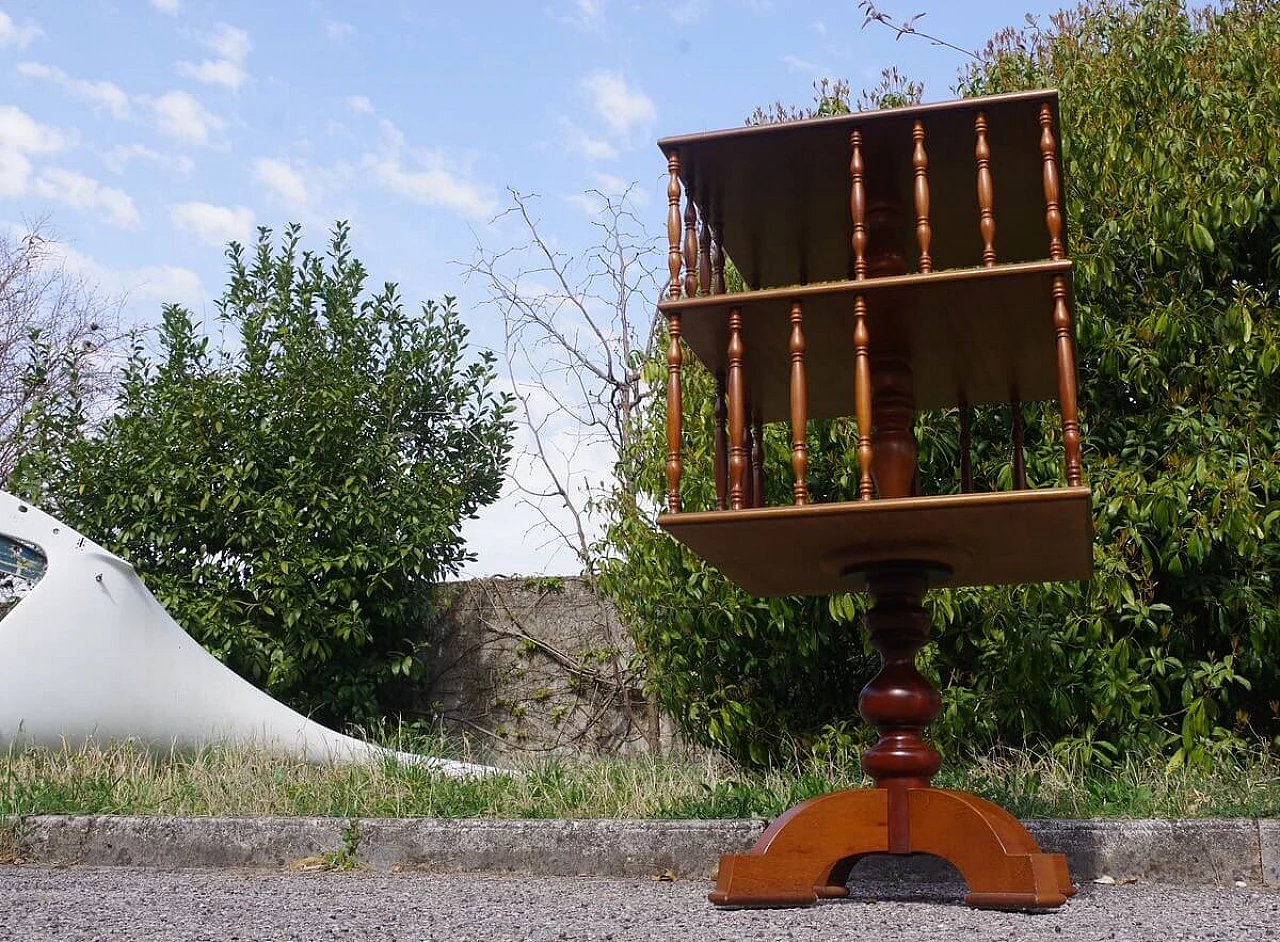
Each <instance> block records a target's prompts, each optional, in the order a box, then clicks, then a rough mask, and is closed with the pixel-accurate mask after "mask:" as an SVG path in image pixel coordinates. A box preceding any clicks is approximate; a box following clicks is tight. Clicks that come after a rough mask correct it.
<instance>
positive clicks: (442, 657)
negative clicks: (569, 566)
mask: <svg viewBox="0 0 1280 942" xmlns="http://www.w3.org/2000/svg"><path fill="white" fill-rule="evenodd" d="M446 596H447V599H446V602H445V604H444V608H443V609H442V611H441V613H440V619H441V620H440V622H439V623H438V624H437V625H435V626H434V627H433V632H432V634H433V637H434V638H435V639H436V640H435V642H434V648H433V650H432V652H431V655H430V657H429V658H428V671H429V677H428V681H427V683H426V684H425V686H424V688H423V689H422V690H421V691H420V692H419V693H418V694H417V696H415V697H414V698H413V702H412V703H411V704H410V707H411V709H415V710H418V711H421V712H424V713H425V712H430V713H433V714H435V715H437V716H439V717H441V718H442V720H443V722H444V725H445V728H446V729H448V730H450V731H453V732H458V733H464V734H466V735H467V736H468V737H470V738H471V739H472V740H474V741H477V742H478V743H484V744H486V745H488V746H490V747H495V746H496V747H497V748H498V749H499V750H502V751H516V750H518V751H531V752H565V753H575V754H585V755H591V754H594V753H618V752H648V751H654V750H655V749H662V748H664V747H665V746H666V745H668V744H669V743H670V736H671V733H670V724H669V722H667V721H666V720H665V719H663V718H662V717H661V716H660V715H659V713H658V711H657V709H656V707H655V706H654V705H653V704H652V703H650V702H648V701H646V699H645V697H644V693H643V691H642V689H641V688H642V686H643V683H642V681H643V673H642V669H641V666H640V665H639V663H638V661H637V659H636V658H635V649H634V646H633V645H632V643H631V640H630V638H629V637H628V636H627V633H626V631H625V630H624V629H623V628H622V626H621V625H620V624H619V623H618V618H617V614H616V612H615V611H614V609H613V606H612V605H610V604H609V603H608V602H607V601H605V600H603V599H600V598H597V597H596V596H595V595H594V594H593V593H592V592H591V589H590V587H589V586H588V585H587V584H586V583H585V582H584V581H583V580H582V579H577V578H566V579H548V578H528V579H477V580H473V581H470V582H461V583H452V584H450V585H449V586H447V587H446Z"/></svg>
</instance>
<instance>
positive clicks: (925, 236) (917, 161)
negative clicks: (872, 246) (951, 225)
mask: <svg viewBox="0 0 1280 942" xmlns="http://www.w3.org/2000/svg"><path fill="white" fill-rule="evenodd" d="M911 140H912V142H913V143H914V145H915V146H914V147H913V148H912V151H911V168H912V170H913V172H914V173H915V194H914V195H915V202H916V244H917V245H918V246H919V247H920V271H921V272H924V273H925V274H927V273H929V272H931V271H933V257H932V256H931V255H930V254H929V243H930V242H931V241H932V239H933V226H932V225H930V223H929V155H928V154H927V153H926V152H925V149H924V122H923V121H916V123H915V124H914V125H913V126H912V128H911Z"/></svg>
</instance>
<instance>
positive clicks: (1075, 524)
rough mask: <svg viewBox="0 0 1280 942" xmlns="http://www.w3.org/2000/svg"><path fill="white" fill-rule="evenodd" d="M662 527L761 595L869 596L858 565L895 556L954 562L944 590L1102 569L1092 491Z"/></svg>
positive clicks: (839, 506) (875, 503)
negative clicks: (1096, 559) (1096, 554)
mask: <svg viewBox="0 0 1280 942" xmlns="http://www.w3.org/2000/svg"><path fill="white" fill-rule="evenodd" d="M658 524H659V526H661V527H662V528H663V529H664V530H666V531H667V532H669V533H670V534H671V535H672V536H674V537H675V538H676V539H678V540H680V542H682V543H684V544H685V545H687V546H688V547H689V548H690V549H692V550H693V551H694V552H695V553H697V554H698V555H699V556H702V557H703V558H704V559H706V560H707V561H708V562H710V563H711V564H712V565H713V566H715V567H716V568H717V569H719V570H720V571H721V572H723V573H724V574H725V576H726V577H727V578H729V579H730V580H732V581H733V582H734V583H736V584H737V585H739V586H741V587H742V588H743V589H745V590H746V591H747V592H749V593H751V594H752V595H759V596H778V595H827V594H829V593H832V592H850V591H861V590H862V589H863V588H865V586H866V580H865V579H864V578H863V577H861V576H859V574H858V572H857V567H858V566H862V565H866V564H870V563H874V562H884V561H885V560H892V559H895V558H896V559H907V558H910V559H931V560H935V561H936V562H940V563H946V564H947V565H949V566H950V567H951V570H952V571H951V575H949V576H947V577H945V578H940V579H939V581H938V583H937V585H939V586H960V585H1007V584H1014V583H1021V582H1050V581H1073V580H1080V579H1088V578H1089V574H1090V572H1091V571H1092V567H1093V549H1092V544H1093V539H1092V537H1093V520H1092V516H1091V509H1090V492H1089V489H1088V488H1087V487H1072V488H1045V489H1036V490H1025V491H990V492H980V493H974V494H940V495H929V496H927V497H904V498H897V499H892V500H887V499H882V500H868V501H862V500H855V501H843V502H841V503H835V504H818V503H809V504H806V505H805V506H803V507H796V506H793V505H790V504H788V505H785V506H780V507H762V508H759V509H755V510H742V511H740V512H738V513H732V512H730V513H720V512H717V511H714V510H708V511H699V512H685V513H682V514H679V515H671V514H664V515H663V516H660V517H659V518H658ZM782 547H785V548H786V552H785V553H780V552H779V549H780V548H782ZM762 559H764V560H768V565H767V566H762V565H761V564H760V560H762Z"/></svg>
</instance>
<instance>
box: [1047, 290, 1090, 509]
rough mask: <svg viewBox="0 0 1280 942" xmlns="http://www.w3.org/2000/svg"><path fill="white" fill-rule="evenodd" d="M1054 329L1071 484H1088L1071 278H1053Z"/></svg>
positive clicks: (1063, 434)
mask: <svg viewBox="0 0 1280 942" xmlns="http://www.w3.org/2000/svg"><path fill="white" fill-rule="evenodd" d="M1053 331H1054V335H1055V336H1056V338H1057V345H1058V403H1059V406H1060V407H1061V409H1062V450H1063V452H1064V458H1065V463H1066V473H1067V486H1068V487H1079V486H1080V485H1081V484H1082V483H1084V476H1083V474H1082V472H1081V468H1080V419H1079V416H1078V415H1077V412H1076V410H1077V407H1076V357H1075V351H1074V349H1073V348H1072V345H1071V310H1070V309H1069V308H1068V307H1067V279H1066V276H1064V275H1055V276H1054V278H1053Z"/></svg>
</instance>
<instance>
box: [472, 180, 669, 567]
mask: <svg viewBox="0 0 1280 942" xmlns="http://www.w3.org/2000/svg"><path fill="white" fill-rule="evenodd" d="M508 192H509V193H510V198H511V206H510V207H509V208H508V209H507V210H505V211H504V212H503V213H502V214H501V215H500V216H499V218H503V217H513V218H514V219H516V220H517V222H518V223H519V226H520V230H521V233H522V241H521V242H520V244H518V245H517V246H515V247H513V248H510V249H507V250H505V251H503V252H498V253H493V252H489V251H487V250H485V248H484V247H483V246H482V245H478V246H477V257H476V259H475V261H473V262H471V263H469V264H468V265H467V267H466V271H467V276H468V278H473V279H476V280H478V281H479V282H480V283H481V284H482V285H483V287H484V288H485V290H486V291H487V293H488V295H489V303H490V304H491V305H492V306H493V307H494V308H495V309H497V310H498V311H500V312H501V315H502V319H503V325H504V327H505V335H506V350H505V357H506V362H507V369H508V373H509V376H510V379H511V384H512V387H513V389H514V391H515V395H516V397H517V399H518V400H519V403H520V418H521V420H522V421H523V422H524V425H525V429H526V431H527V433H528V434H527V439H528V446H527V457H528V458H529V459H530V461H531V462H532V464H533V466H534V468H535V469H536V470H537V472H538V474H537V477H538V478H539V479H541V483H532V482H531V481H529V480H527V479H526V480H524V481H518V482H517V486H518V487H519V488H520V491H521V493H522V494H523V499H524V500H525V502H526V503H527V504H528V505H529V506H531V507H533V508H534V509H535V510H536V511H537V512H538V514H539V515H540V516H541V519H542V521H543V523H544V525H545V526H546V527H547V528H548V530H549V532H550V533H551V539H552V540H553V541H558V542H561V543H562V544H563V545H565V546H567V547H568V548H569V549H570V550H572V552H573V553H574V555H575V556H576V557H577V559H578V560H579V561H580V563H581V564H582V567H583V569H584V571H586V572H588V573H589V572H590V569H591V558H592V554H591V544H592V534H593V532H594V530H593V527H592V525H591V520H590V517H591V509H592V506H593V502H594V501H595V499H596V498H598V497H600V496H602V495H601V492H600V488H601V487H602V486H603V487H612V486H615V484H612V483H606V482H604V481H598V482H592V481H590V480H589V478H588V477H587V475H589V474H590V473H592V471H593V470H594V471H597V472H598V471H599V470H600V468H601V461H602V460H603V461H604V462H605V463H606V464H605V467H607V468H608V471H606V474H607V475H608V476H609V477H610V478H611V477H612V474H611V472H612V469H613V465H614V463H615V461H616V457H617V455H619V454H620V453H621V452H622V451H623V450H624V449H626V448H627V446H628V445H629V440H628V436H629V434H630V428H631V419H632V416H633V414H634V413H635V410H636V408H637V407H638V406H640V405H641V404H642V402H643V400H644V398H645V396H647V395H648V394H649V390H647V389H646V388H645V384H644V382H643V380H642V376H641V367H642V365H643V361H644V358H645V355H646V353H647V352H648V349H649V345H650V344H651V343H652V342H653V340H654V337H655V336H656V333H655V331H656V327H657V317H658V314H657V309H656V307H655V306H654V299H655V298H656V297H657V280H656V277H655V266H654V258H655V255H656V249H655V246H654V244H653V242H652V240H650V239H649V238H648V237H647V235H646V234H645V232H644V227H643V225H642V224H641V223H640V221H639V220H638V219H637V217H636V215H635V214H634V212H633V211H632V208H631V201H632V196H631V189H630V188H628V189H627V190H626V191H625V192H623V193H622V194H621V195H617V196H611V195H606V194H604V193H601V192H600V191H598V190H592V191H589V192H588V194H587V196H588V198H590V199H592V200H595V201H598V204H599V205H598V211H597V213H596V216H595V218H594V219H593V225H594V226H595V228H596V231H597V236H598V238H597V240H596V241H595V243H594V244H593V245H592V247H590V248H589V249H587V250H585V251H583V252H581V253H579V254H576V255H574V254H569V253H566V252H562V251H559V250H558V249H556V248H555V247H554V241H553V240H552V239H551V238H550V237H549V236H547V234H546V233H544V232H543V231H542V223H541V219H540V217H539V216H538V213H537V204H538V198H537V197H536V196H534V195H530V194H523V193H519V192H517V191H515V190H509V191H508ZM592 459H594V460H592ZM620 483H621V486H623V487H624V488H625V486H626V482H620ZM549 502H550V504H549ZM549 506H550V508H552V509H549Z"/></svg>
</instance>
